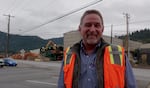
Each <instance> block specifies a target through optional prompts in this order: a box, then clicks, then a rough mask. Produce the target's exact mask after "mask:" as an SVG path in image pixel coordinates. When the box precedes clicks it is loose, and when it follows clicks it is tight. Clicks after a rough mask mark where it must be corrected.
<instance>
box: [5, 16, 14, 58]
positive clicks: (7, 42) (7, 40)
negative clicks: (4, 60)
mask: <svg viewBox="0 0 150 88" xmlns="http://www.w3.org/2000/svg"><path fill="white" fill-rule="evenodd" d="M4 16H7V17H8V30H7V35H6V36H7V39H6V54H5V56H6V57H8V56H9V55H8V54H9V32H10V17H14V16H11V15H10V14H9V15H4Z"/></svg>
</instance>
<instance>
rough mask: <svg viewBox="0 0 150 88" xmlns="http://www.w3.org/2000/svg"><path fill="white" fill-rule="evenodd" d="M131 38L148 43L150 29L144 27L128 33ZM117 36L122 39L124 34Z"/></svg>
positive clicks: (149, 40) (149, 41)
mask: <svg viewBox="0 0 150 88" xmlns="http://www.w3.org/2000/svg"><path fill="white" fill-rule="evenodd" d="M129 37H130V39H131V40H134V41H139V42H142V43H150V29H149V28H145V29H143V30H140V31H135V32H132V33H130V34H129ZM119 38H121V39H124V38H125V35H123V36H119Z"/></svg>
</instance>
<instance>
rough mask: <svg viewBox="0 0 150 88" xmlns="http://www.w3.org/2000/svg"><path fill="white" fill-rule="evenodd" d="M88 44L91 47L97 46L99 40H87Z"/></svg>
mask: <svg viewBox="0 0 150 88" xmlns="http://www.w3.org/2000/svg"><path fill="white" fill-rule="evenodd" d="M87 43H88V44H89V45H96V44H97V43H98V41H97V40H87Z"/></svg>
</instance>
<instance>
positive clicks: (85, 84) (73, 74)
mask: <svg viewBox="0 0 150 88" xmlns="http://www.w3.org/2000/svg"><path fill="white" fill-rule="evenodd" d="M103 31H104V24H103V18H102V15H101V13H100V12H99V11H97V10H87V11H86V12H85V13H84V14H83V16H82V17H81V20H80V25H79V32H80V34H81V36H82V39H81V41H80V42H78V43H76V44H74V45H73V46H71V47H68V48H67V49H66V50H65V52H64V60H63V64H62V67H61V71H60V77H59V80H58V88H136V81H135V78H134V75H133V71H132V67H131V65H130V63H129V61H128V58H127V57H126V56H125V53H124V48H123V47H121V46H119V45H111V44H108V43H106V42H105V41H104V40H103V38H102V34H103Z"/></svg>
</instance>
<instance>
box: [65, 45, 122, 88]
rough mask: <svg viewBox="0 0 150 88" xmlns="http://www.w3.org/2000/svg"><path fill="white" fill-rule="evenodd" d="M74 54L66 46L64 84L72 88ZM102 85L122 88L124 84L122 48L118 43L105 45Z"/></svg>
mask: <svg viewBox="0 0 150 88" xmlns="http://www.w3.org/2000/svg"><path fill="white" fill-rule="evenodd" d="M75 59H76V54H75V53H73V52H71V49H70V47H68V48H67V49H66V50H65V52H64V67H63V70H64V84H65V87H66V88H72V80H73V72H74V64H75ZM103 63H104V66H103V67H104V73H103V74H104V87H105V88H124V85H125V58H124V48H123V47H121V46H119V45H110V46H107V47H105V53H104V62H103Z"/></svg>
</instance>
